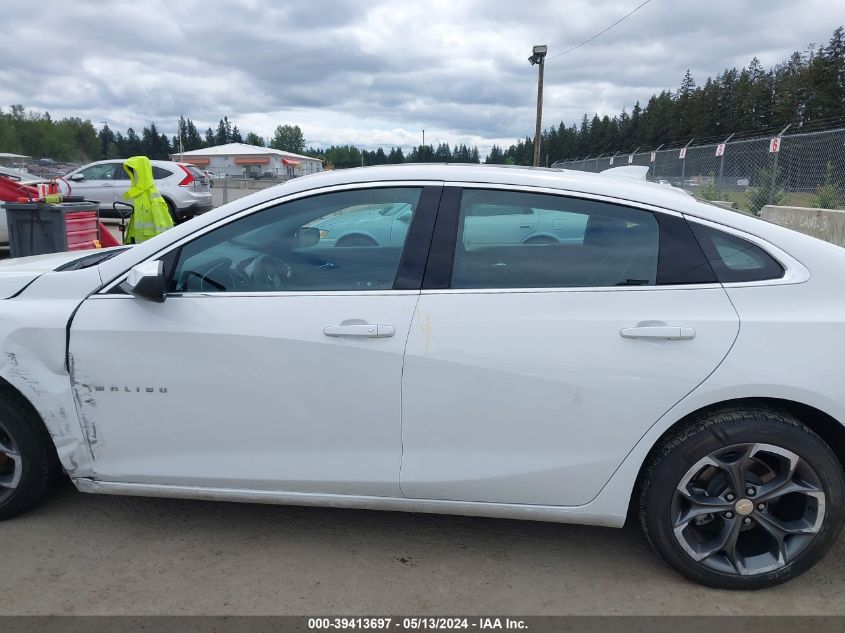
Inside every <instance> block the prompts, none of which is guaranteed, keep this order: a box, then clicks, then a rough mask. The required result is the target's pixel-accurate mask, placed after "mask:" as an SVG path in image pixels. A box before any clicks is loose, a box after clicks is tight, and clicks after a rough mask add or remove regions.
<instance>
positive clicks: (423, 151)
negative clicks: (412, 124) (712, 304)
mask: <svg viewBox="0 0 845 633" xmlns="http://www.w3.org/2000/svg"><path fill="white" fill-rule="evenodd" d="M422 159H423V162H425V130H423V144H422Z"/></svg>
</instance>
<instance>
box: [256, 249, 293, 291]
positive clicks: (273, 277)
mask: <svg viewBox="0 0 845 633" xmlns="http://www.w3.org/2000/svg"><path fill="white" fill-rule="evenodd" d="M247 270H249V276H250V279H251V286H252V288H253V289H255V290H284V289H285V288H286V287H287V285H288V283H289V282H290V279H291V277H292V275H293V271H292V270H291V267H290V266H289V265H288V264H286V263H285V262H283V261H282V260H281V259H276V258H275V257H272V256H270V255H260V256H259V257H256V258H255V260H253V262H252V264H251V265H250V266H248V267H247Z"/></svg>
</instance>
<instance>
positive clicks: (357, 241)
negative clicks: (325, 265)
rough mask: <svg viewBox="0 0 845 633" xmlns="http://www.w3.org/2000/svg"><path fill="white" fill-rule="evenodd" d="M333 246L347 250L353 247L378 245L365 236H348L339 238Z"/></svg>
mask: <svg viewBox="0 0 845 633" xmlns="http://www.w3.org/2000/svg"><path fill="white" fill-rule="evenodd" d="M335 246H337V247H340V248H348V247H354V246H378V244H377V243H376V241H375V240H374V239H373V238H371V237H367V236H366V235H348V236H346V237H342V238H340V239H339V240H338V241H337V243H336V244H335Z"/></svg>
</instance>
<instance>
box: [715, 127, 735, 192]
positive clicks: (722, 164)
mask: <svg viewBox="0 0 845 633" xmlns="http://www.w3.org/2000/svg"><path fill="white" fill-rule="evenodd" d="M733 137H734V135H733V134H731V135H730V136H729V137H728V138H726V139H725V140H724V141H722V145H725V150H724V151H723V152H722V155H721V156H720V157H719V158H720V159H721V160H720V161H719V184H718V185H717V186H716V189H717V190H718V191H720V192H721V191H722V185H724V181H723V180H722V178H723V176H722V174H723V173H724V171H725V152H727V151H728V148H727V144H728V141H729V140H731V139H732V138H733Z"/></svg>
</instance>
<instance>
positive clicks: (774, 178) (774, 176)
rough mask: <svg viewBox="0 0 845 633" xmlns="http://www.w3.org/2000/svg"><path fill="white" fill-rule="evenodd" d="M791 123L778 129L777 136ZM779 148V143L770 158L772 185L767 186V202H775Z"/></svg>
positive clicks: (781, 134) (779, 136)
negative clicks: (772, 156)
mask: <svg viewBox="0 0 845 633" xmlns="http://www.w3.org/2000/svg"><path fill="white" fill-rule="evenodd" d="M791 125H792V123H790V124H789V125H787V126H786V127H785V128H783V129H782V130H781V131H780V134H778V136H777V137H778V138H781V137H782V136H783V133H784V132H786V131H787V130H788V129H789V128H790V126H791ZM779 143H780V144H781V145H782V144H783V143H782V142H779ZM780 150H781V148H780V145H779V146H778V151H776V152H774V155H775V156H774V158H773V159H772V186H771V187H770V188H769V204H774V203H775V191H777V188H778V156H780Z"/></svg>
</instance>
